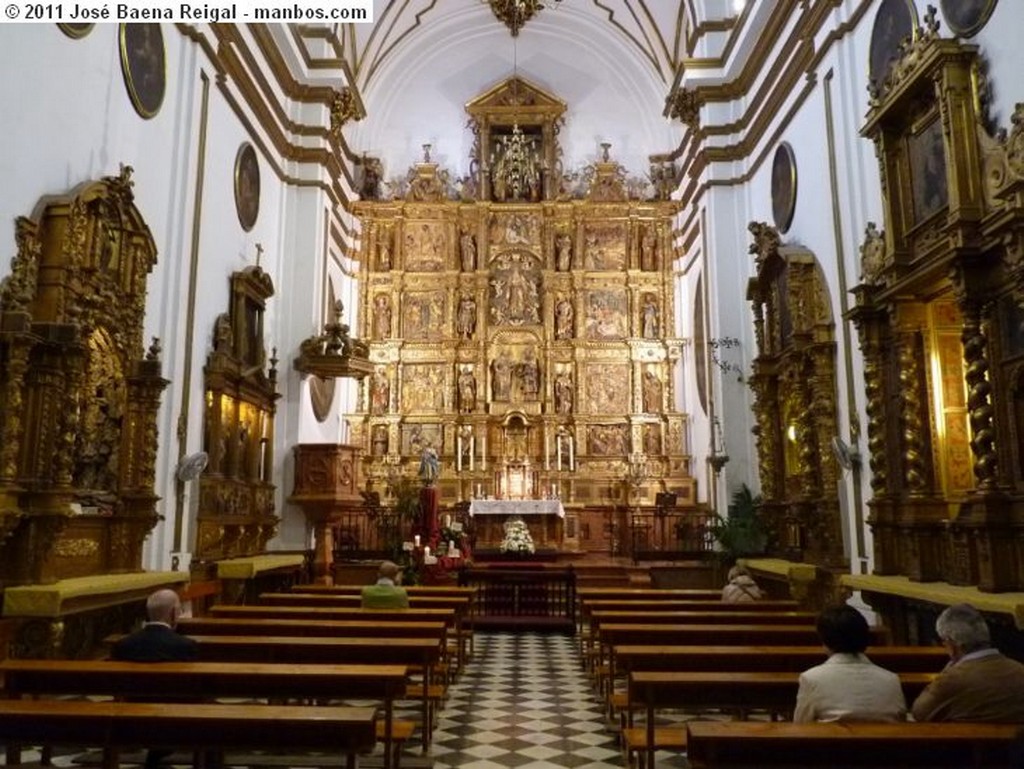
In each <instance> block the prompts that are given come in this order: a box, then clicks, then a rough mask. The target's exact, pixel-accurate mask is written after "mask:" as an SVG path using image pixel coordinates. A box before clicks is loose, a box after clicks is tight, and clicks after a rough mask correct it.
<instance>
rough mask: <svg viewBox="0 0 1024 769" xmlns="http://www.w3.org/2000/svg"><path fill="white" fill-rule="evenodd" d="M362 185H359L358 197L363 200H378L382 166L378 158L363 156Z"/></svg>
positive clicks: (382, 171)
mask: <svg viewBox="0 0 1024 769" xmlns="http://www.w3.org/2000/svg"><path fill="white" fill-rule="evenodd" d="M362 166H363V183H362V184H361V185H359V197H360V198H362V199H363V200H380V181H381V177H382V175H383V173H384V166H383V164H382V163H381V161H380V158H371V157H368V156H366V155H363V163H362Z"/></svg>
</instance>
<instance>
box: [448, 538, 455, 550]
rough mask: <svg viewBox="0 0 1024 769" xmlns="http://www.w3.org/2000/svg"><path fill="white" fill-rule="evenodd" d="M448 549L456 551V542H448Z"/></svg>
mask: <svg viewBox="0 0 1024 769" xmlns="http://www.w3.org/2000/svg"><path fill="white" fill-rule="evenodd" d="M448 549H449V550H454V549H455V540H454V539H450V540H448Z"/></svg>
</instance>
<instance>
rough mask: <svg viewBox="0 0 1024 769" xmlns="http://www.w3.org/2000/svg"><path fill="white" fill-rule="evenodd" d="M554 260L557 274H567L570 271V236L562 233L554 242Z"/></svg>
mask: <svg viewBox="0 0 1024 769" xmlns="http://www.w3.org/2000/svg"><path fill="white" fill-rule="evenodd" d="M555 245H556V251H557V255H556V259H555V267H556V268H557V270H558V271H559V272H569V270H571V269H572V236H571V235H569V233H567V232H563V233H562V234H561V235H559V236H558V238H557V239H556V241H555Z"/></svg>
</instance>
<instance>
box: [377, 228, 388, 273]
mask: <svg viewBox="0 0 1024 769" xmlns="http://www.w3.org/2000/svg"><path fill="white" fill-rule="evenodd" d="M377 266H378V267H379V268H380V269H381V270H383V271H385V272H386V271H388V270H390V269H391V233H390V232H387V231H385V232H384V233H383V235H382V237H381V239H380V242H379V243H378V244H377Z"/></svg>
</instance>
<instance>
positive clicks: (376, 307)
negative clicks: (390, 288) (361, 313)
mask: <svg viewBox="0 0 1024 769" xmlns="http://www.w3.org/2000/svg"><path fill="white" fill-rule="evenodd" d="M373 335H374V337H375V338H377V339H389V338H390V337H391V299H389V298H388V296H387V294H377V297H376V298H375V299H374V300H373Z"/></svg>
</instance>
